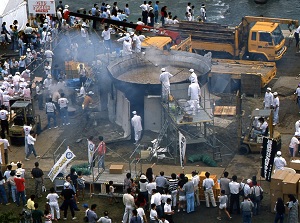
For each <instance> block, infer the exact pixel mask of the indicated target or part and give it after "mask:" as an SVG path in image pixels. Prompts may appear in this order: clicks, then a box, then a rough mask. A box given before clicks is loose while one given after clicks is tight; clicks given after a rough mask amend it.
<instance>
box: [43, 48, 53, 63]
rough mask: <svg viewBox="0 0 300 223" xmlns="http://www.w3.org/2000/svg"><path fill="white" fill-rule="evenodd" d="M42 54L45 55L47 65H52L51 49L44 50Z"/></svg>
mask: <svg viewBox="0 0 300 223" xmlns="http://www.w3.org/2000/svg"><path fill="white" fill-rule="evenodd" d="M44 55H45V57H46V61H47V62H48V63H49V66H50V67H51V66H52V57H53V56H54V53H53V52H52V51H51V50H45V52H44Z"/></svg>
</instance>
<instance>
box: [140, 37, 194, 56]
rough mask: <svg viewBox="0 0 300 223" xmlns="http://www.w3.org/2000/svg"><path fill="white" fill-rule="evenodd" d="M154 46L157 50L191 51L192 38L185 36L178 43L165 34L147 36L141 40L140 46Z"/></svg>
mask: <svg viewBox="0 0 300 223" xmlns="http://www.w3.org/2000/svg"><path fill="white" fill-rule="evenodd" d="M153 47H154V48H156V49H159V50H177V51H187V52H190V53H192V39H191V37H190V36H189V37H187V38H186V39H184V40H183V41H181V42H180V43H179V44H178V45H177V44H174V43H173V40H172V38H171V37H167V36H148V37H146V38H145V40H144V41H143V42H142V48H145V49H147V48H153Z"/></svg>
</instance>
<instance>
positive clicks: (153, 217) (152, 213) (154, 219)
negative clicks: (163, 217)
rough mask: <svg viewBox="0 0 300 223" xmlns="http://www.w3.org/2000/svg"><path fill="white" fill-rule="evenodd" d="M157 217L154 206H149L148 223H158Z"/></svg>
mask: <svg viewBox="0 0 300 223" xmlns="http://www.w3.org/2000/svg"><path fill="white" fill-rule="evenodd" d="M158 220H159V219H158V216H157V211H156V204H154V203H153V204H151V210H150V223H152V222H153V223H154V222H158Z"/></svg>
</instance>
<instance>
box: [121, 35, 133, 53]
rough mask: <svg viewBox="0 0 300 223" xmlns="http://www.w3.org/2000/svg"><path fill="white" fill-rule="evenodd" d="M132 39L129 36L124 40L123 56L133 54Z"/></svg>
mask: <svg viewBox="0 0 300 223" xmlns="http://www.w3.org/2000/svg"><path fill="white" fill-rule="evenodd" d="M130 39H131V38H130V37H128V36H127V37H126V38H125V40H124V41H123V56H128V55H130V54H132V45H131V41H130Z"/></svg>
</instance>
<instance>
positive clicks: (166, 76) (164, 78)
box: [159, 68, 173, 102]
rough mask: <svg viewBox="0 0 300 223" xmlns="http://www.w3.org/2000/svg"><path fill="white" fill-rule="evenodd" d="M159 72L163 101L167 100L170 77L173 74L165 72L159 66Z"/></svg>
mask: <svg viewBox="0 0 300 223" xmlns="http://www.w3.org/2000/svg"><path fill="white" fill-rule="evenodd" d="M161 72H162V73H161V74H160V76H159V80H160V82H161V90H162V92H161V95H162V100H163V102H167V101H168V97H169V94H170V86H171V85H170V78H171V77H173V75H172V74H170V73H169V72H167V71H166V69H165V68H161Z"/></svg>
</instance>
